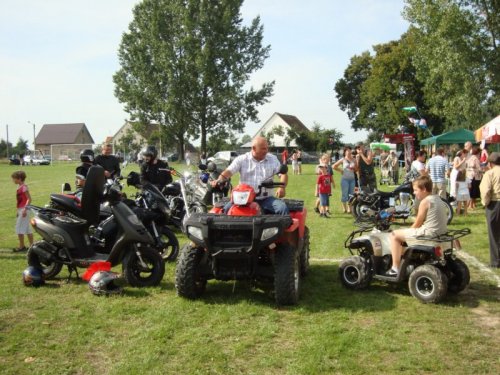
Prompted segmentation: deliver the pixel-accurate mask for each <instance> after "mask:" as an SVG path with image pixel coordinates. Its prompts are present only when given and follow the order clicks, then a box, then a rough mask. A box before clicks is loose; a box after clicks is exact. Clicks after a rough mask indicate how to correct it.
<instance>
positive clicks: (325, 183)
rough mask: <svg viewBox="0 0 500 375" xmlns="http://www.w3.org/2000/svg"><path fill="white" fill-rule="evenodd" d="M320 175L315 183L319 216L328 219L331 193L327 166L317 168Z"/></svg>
mask: <svg viewBox="0 0 500 375" xmlns="http://www.w3.org/2000/svg"><path fill="white" fill-rule="evenodd" d="M319 170H320V173H321V174H320V175H319V176H318V180H317V182H316V196H317V197H318V196H319V216H320V217H325V218H328V217H330V216H328V212H329V209H330V207H329V206H330V202H329V200H330V194H331V193H332V175H331V174H329V173H328V166H326V165H320V166H319Z"/></svg>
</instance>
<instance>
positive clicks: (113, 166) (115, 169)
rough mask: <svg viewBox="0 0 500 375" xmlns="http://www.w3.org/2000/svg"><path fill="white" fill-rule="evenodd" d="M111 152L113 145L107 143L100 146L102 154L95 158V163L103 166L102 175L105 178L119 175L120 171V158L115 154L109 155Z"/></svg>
mask: <svg viewBox="0 0 500 375" xmlns="http://www.w3.org/2000/svg"><path fill="white" fill-rule="evenodd" d="M111 152H113V146H112V145H111V144H109V143H108V144H106V145H104V147H103V148H102V154H101V155H98V156H97V157H96V158H95V164H97V165H100V166H101V167H103V168H104V176H105V177H106V178H115V177H117V176H120V172H121V169H120V160H118V158H117V157H116V156H114V155H111Z"/></svg>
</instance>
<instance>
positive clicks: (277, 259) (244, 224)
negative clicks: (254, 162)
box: [175, 181, 309, 305]
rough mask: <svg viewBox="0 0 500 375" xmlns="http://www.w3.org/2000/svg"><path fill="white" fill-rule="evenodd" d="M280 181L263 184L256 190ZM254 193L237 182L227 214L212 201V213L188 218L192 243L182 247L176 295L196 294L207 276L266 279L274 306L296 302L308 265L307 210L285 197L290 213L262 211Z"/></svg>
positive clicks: (178, 264) (204, 284) (221, 278)
mask: <svg viewBox="0 0 500 375" xmlns="http://www.w3.org/2000/svg"><path fill="white" fill-rule="evenodd" d="M282 185H283V184H281V183H274V182H272V181H270V182H266V183H263V184H262V186H261V187H260V188H259V193H260V192H261V189H262V188H272V187H275V186H282ZM259 193H258V195H259ZM254 197H255V192H254V191H253V188H252V187H251V186H248V185H241V184H240V185H238V186H236V187H235V188H234V189H233V191H232V201H233V206H232V207H231V209H230V210H229V211H228V213H227V214H224V213H223V212H222V209H221V206H220V205H217V206H216V207H214V208H213V209H212V211H211V213H196V214H192V215H190V216H189V217H188V219H187V220H186V222H185V225H186V229H185V231H186V233H187V235H188V237H189V239H190V240H191V241H192V242H191V243H189V244H186V245H185V246H184V247H183V248H182V249H181V252H180V254H179V258H178V262H177V268H176V275H175V286H176V288H177V293H178V294H179V295H180V296H183V297H186V298H191V299H193V298H197V297H199V296H200V295H201V294H202V293H203V292H204V291H205V288H206V284H207V280H209V279H216V280H223V281H226V280H250V281H262V282H269V281H271V282H274V296H275V300H276V303H277V304H278V305H293V304H296V303H297V302H298V299H299V289H300V281H301V278H302V277H303V276H305V274H306V273H307V271H308V267H309V229H308V228H307V226H306V225H305V223H306V216H307V210H306V209H305V208H304V204H303V201H298V200H285V202H286V204H287V206H288V208H289V210H290V215H289V216H282V215H266V214H263V213H262V212H261V211H260V207H259V206H258V204H257V203H256V202H253V198H254Z"/></svg>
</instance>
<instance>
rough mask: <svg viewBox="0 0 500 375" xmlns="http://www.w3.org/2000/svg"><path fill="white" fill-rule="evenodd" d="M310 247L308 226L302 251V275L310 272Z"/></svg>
mask: <svg viewBox="0 0 500 375" xmlns="http://www.w3.org/2000/svg"><path fill="white" fill-rule="evenodd" d="M309 247H310V239H309V228H308V227H306V228H305V231H304V248H303V249H302V252H301V253H300V276H302V277H304V276H306V275H307V273H308V272H309V256H310V253H309Z"/></svg>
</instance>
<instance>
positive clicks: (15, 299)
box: [0, 164, 500, 374]
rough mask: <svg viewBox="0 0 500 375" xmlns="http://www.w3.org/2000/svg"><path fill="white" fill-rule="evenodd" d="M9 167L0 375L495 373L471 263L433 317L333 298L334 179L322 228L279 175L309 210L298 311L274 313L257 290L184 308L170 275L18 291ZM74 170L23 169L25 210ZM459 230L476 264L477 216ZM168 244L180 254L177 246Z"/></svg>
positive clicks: (1, 214) (239, 288)
mask: <svg viewBox="0 0 500 375" xmlns="http://www.w3.org/2000/svg"><path fill="white" fill-rule="evenodd" d="M18 168H19V167H13V166H8V165H0V184H1V186H2V194H1V196H0V238H1V239H2V240H1V242H0V285H1V287H2V291H1V293H0V373H2V374H32V373H36V374H166V373H172V374H368V373H370V374H378V373H387V374H393V373H407V374H423V373H450V374H498V373H500V360H499V358H500V349H499V347H500V345H499V343H500V303H499V302H500V300H499V297H500V294H499V289H498V286H497V282H496V280H495V279H494V278H492V277H491V276H488V275H487V274H485V273H484V272H482V271H480V270H479V269H478V268H477V267H475V266H473V265H471V264H470V263H469V266H470V268H471V284H470V286H469V287H468V288H467V289H466V290H465V291H464V292H462V293H461V294H459V295H457V296H449V297H448V298H447V299H446V300H445V301H444V303H442V304H439V305H423V304H421V303H419V302H418V301H417V300H416V299H414V298H413V297H411V295H410V294H409V291H408V289H407V287H406V286H391V285H387V284H384V283H380V282H375V283H373V284H372V286H371V287H370V288H369V289H367V290H365V291H356V292H352V291H349V290H346V289H344V288H343V287H342V286H341V285H340V282H339V280H338V277H337V272H338V261H337V260H338V259H340V258H342V257H346V256H347V255H348V252H347V250H345V249H344V248H343V242H344V239H345V237H346V236H347V234H348V233H349V232H350V231H351V230H352V229H353V223H352V222H353V220H352V217H350V216H349V215H346V214H341V213H340V203H339V202H340V198H339V196H340V192H339V190H340V181H339V176H338V174H336V176H335V179H336V183H337V188H336V189H335V191H334V194H333V197H332V201H331V202H332V211H333V213H334V214H333V217H332V218H330V219H320V218H319V217H318V216H317V215H316V214H314V212H313V211H312V206H313V202H314V197H313V191H314V183H315V176H314V175H313V166H312V165H306V166H305V168H304V172H305V173H304V174H303V175H300V176H293V175H291V176H290V179H289V187H288V188H287V195H288V197H290V198H298V199H304V200H305V202H306V206H307V207H308V209H309V216H308V225H309V227H310V230H311V256H312V257H313V260H312V267H311V271H310V274H309V275H308V277H307V278H306V279H305V280H304V283H303V288H302V297H301V300H300V303H299V305H298V306H295V307H289V308H277V307H276V306H275V305H274V303H273V299H272V297H271V296H270V295H269V291H268V290H262V289H256V288H252V287H251V286H250V285H249V284H247V283H243V282H237V283H228V282H227V283H224V282H215V281H212V282H209V284H208V286H207V292H206V293H205V295H204V296H203V297H202V298H201V299H200V300H197V301H188V300H185V299H182V298H180V297H177V296H176V293H175V288H174V271H175V269H174V267H175V265H174V264H171V263H169V264H167V271H166V275H165V278H164V280H163V282H162V284H161V287H159V288H146V289H134V288H130V287H126V288H125V293H124V295H123V296H120V297H111V298H105V297H96V296H94V295H92V294H91V293H90V292H89V290H88V287H87V285H86V284H85V283H84V282H82V281H76V280H72V281H71V282H69V283H67V282H66V276H67V274H68V273H67V271H66V270H64V271H63V272H62V273H61V275H60V279H57V280H52V281H49V282H48V283H47V285H46V286H44V287H42V288H38V289H33V288H26V287H24V286H23V285H22V281H21V272H22V271H23V269H24V268H25V267H26V259H25V257H24V256H23V255H20V254H13V253H12V252H11V250H10V249H11V248H12V247H14V246H16V245H17V238H16V236H15V234H14V221H15V220H14V219H15V188H16V187H15V185H14V184H13V183H12V181H11V179H10V174H11V173H12V172H13V171H14V170H16V169H18ZM74 168H75V165H74V164H73V165H58V166H35V167H24V169H25V171H26V172H27V174H28V179H27V184H28V185H29V187H30V191H31V194H32V197H33V200H34V201H33V203H34V204H35V205H44V204H45V203H47V201H48V196H49V193H50V192H59V190H60V186H61V183H62V182H64V181H70V182H71V183H72V184H73V175H74ZM130 170H131V168H130V167H129V168H128V169H127V170H126V171H125V172H126V173H127V172H128V171H130ZM126 191H127V192H129V193H131V192H132V191H133V190H132V189H130V188H126ZM464 226H467V227H470V228H471V229H472V232H473V233H472V234H471V235H470V236H468V237H465V238H463V240H462V246H463V248H464V250H465V251H466V252H467V253H468V254H470V255H472V256H474V257H475V258H477V259H478V260H479V261H481V262H483V263H485V264H488V260H489V255H488V238H487V231H486V224H485V219H484V211H483V210H482V209H477V210H476V211H474V212H472V213H471V214H470V215H469V216H468V217H467V218H464V217H460V218H458V219H454V221H453V225H452V226H451V227H453V228H460V227H464ZM179 241H180V243H181V245H182V244H183V243H185V242H186V238H185V237H183V236H182V235H181V234H180V233H179ZM466 262H467V260H466ZM120 269H121V268H117V270H120ZM494 272H495V275H497V276H499V275H500V272H498V270H495V271H494Z"/></svg>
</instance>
